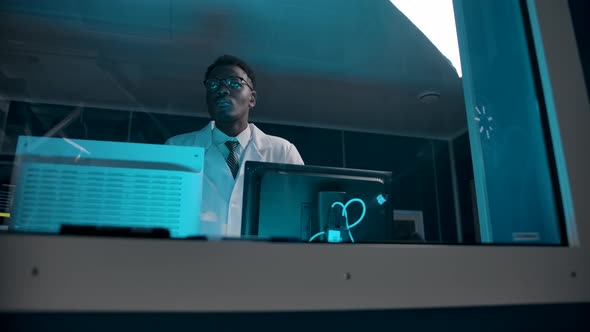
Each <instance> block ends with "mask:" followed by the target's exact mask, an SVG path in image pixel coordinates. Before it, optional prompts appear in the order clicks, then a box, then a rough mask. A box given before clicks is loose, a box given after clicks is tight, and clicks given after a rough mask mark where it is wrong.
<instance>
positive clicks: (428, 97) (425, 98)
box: [418, 91, 440, 104]
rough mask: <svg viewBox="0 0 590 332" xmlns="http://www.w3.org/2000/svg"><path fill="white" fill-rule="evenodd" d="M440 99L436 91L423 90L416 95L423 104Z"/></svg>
mask: <svg viewBox="0 0 590 332" xmlns="http://www.w3.org/2000/svg"><path fill="white" fill-rule="evenodd" d="M439 99H440V93H438V92H436V91H424V92H422V93H421V94H419V95H418V100H419V101H420V102H422V103H424V104H432V103H435V102H437V101H438V100H439Z"/></svg>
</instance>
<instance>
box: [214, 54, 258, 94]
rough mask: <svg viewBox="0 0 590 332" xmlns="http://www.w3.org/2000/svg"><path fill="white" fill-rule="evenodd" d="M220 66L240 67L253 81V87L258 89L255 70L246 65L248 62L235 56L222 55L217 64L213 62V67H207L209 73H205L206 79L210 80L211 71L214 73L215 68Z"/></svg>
mask: <svg viewBox="0 0 590 332" xmlns="http://www.w3.org/2000/svg"><path fill="white" fill-rule="evenodd" d="M219 66H238V67H240V68H241V69H242V70H243V71H245V72H246V74H247V75H248V77H249V78H250V81H252V87H253V88H256V76H255V75H254V70H252V68H251V67H250V66H249V65H248V64H247V63H246V61H244V60H242V59H240V58H238V57H236V56H233V55H227V54H225V55H222V56H220V57H219V58H217V59H216V60H215V62H213V64H212V65H210V66H209V67H207V72H206V73H205V79H207V78H209V74H211V71H213V69H215V67H219Z"/></svg>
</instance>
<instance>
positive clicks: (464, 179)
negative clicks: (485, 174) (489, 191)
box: [452, 133, 478, 243]
mask: <svg viewBox="0 0 590 332" xmlns="http://www.w3.org/2000/svg"><path fill="white" fill-rule="evenodd" d="M452 144H453V150H454V151H453V154H454V159H455V171H456V176H457V191H458V193H459V211H460V212H459V213H460V214H461V230H462V232H463V242H464V243H475V242H476V239H477V238H478V237H477V234H476V227H475V223H474V222H475V218H474V208H473V207H474V204H475V201H474V197H475V196H474V195H473V192H472V191H473V189H472V188H473V185H474V183H473V181H474V180H473V179H474V178H473V163H472V161H471V148H470V145H469V135H468V134H467V133H465V134H463V135H461V136H459V137H457V138H456V139H455V140H453V142H452Z"/></svg>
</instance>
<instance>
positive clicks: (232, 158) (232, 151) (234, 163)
mask: <svg viewBox="0 0 590 332" xmlns="http://www.w3.org/2000/svg"><path fill="white" fill-rule="evenodd" d="M238 144H240V143H239V142H236V141H226V142H225V146H227V148H228V150H229V155H228V156H227V159H226V160H225V161H226V162H227V166H228V167H229V169H230V171H231V174H232V175H233V176H234V179H235V178H236V175H237V174H238V170H239V169H240V164H239V163H238V155H237V154H236V148H237V147H238Z"/></svg>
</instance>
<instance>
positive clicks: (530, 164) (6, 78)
mask: <svg viewBox="0 0 590 332" xmlns="http://www.w3.org/2000/svg"><path fill="white" fill-rule="evenodd" d="M467 2H469V1H465V0H455V1H452V2H451V1H403V0H392V1H364V0H355V1H334V0H305V1H302V0H281V1H239V0H228V1H223V2H219V1H181V2H177V1H171V2H158V1H155V2H154V1H147V2H123V3H118V4H117V5H114V4H113V3H111V2H104V1H98V0H96V1H85V2H84V3H83V4H80V5H77V6H67V5H66V4H65V3H63V2H44V3H42V4H41V3H40V4H36V5H34V6H33V5H31V4H30V3H26V4H24V3H22V2H21V1H15V0H14V1H13V0H10V1H3V2H2V3H1V4H0V31H2V33H1V34H2V35H3V40H4V41H5V42H4V44H3V47H2V50H0V63H2V65H1V66H0V111H1V113H0V129H1V131H0V147H1V155H0V156H1V159H0V161H1V163H0V165H1V167H0V177H1V178H0V181H1V182H0V184H1V185H2V186H1V187H0V202H1V204H0V217H1V218H0V224H1V225H2V226H3V228H4V229H5V228H7V225H9V224H11V223H12V222H14V218H13V215H12V214H11V212H13V211H12V210H11V209H12V207H13V206H14V204H15V199H16V198H15V196H14V193H15V191H14V189H15V188H14V187H13V183H14V181H15V178H14V176H13V169H14V167H15V166H16V169H14V170H15V171H16V173H14V174H18V172H19V171H22V170H21V169H19V167H20V166H19V165H20V164H19V163H18V160H17V162H16V163H15V157H16V158H17V159H18V155H19V153H18V150H17V145H18V139H19V137H20V136H27V137H50V138H55V139H60V140H61V141H63V142H73V143H76V144H79V145H80V146H82V147H84V148H86V146H85V145H83V144H80V143H79V142H80V140H87V141H93V142H109V143H113V144H114V143H121V144H123V145H112V146H113V147H115V146H116V147H117V149H119V151H118V152H120V153H121V154H122V155H123V156H127V157H131V156H132V155H133V153H132V151H133V148H132V146H134V145H133V144H148V145H153V146H159V147H160V148H164V149H173V147H172V146H165V145H163V144H164V143H165V142H168V143H174V142H179V141H178V139H172V140H171V138H174V137H179V135H183V134H190V133H194V132H196V131H198V130H200V129H203V128H207V126H211V124H210V120H211V118H212V114H211V113H212V110H216V109H217V108H219V110H221V109H222V108H228V107H229V106H228V104H227V103H226V104H223V103H221V104H220V103H218V101H219V100H218V99H216V98H212V97H211V96H212V95H211V93H213V92H214V93H217V92H221V93H226V92H228V91H229V92H231V93H233V92H239V91H242V92H244V93H245V94H247V96H248V97H249V98H253V99H252V102H250V99H248V100H246V102H247V103H248V104H249V105H250V103H251V104H253V105H250V106H249V107H251V111H250V112H249V119H248V120H249V121H248V122H250V123H253V124H255V126H256V128H257V130H260V131H261V132H263V133H265V134H266V135H272V136H277V137H280V138H282V139H284V140H286V141H288V142H290V143H292V144H293V146H294V147H296V150H297V151H298V153H299V154H300V156H301V159H302V160H303V161H305V164H306V166H309V167H330V168H338V169H341V170H342V171H343V172H349V171H350V172H355V171H353V170H357V171H359V172H371V171H376V172H382V173H383V174H388V176H387V178H388V179H389V180H388V181H384V182H383V183H384V186H385V187H384V188H381V189H382V191H383V192H386V193H387V195H383V197H384V199H385V202H384V204H382V205H380V207H384V208H383V209H387V211H385V210H380V211H381V212H379V213H377V212H375V211H376V210H375V209H373V208H372V207H371V204H373V203H374V202H375V201H373V199H376V197H379V195H378V194H380V193H381V191H379V192H377V191H376V189H375V188H373V187H371V186H367V187H366V188H365V189H363V191H364V192H354V195H348V194H347V195H341V197H335V198H334V201H331V202H328V203H326V206H329V207H330V208H329V209H328V212H329V213H331V214H330V218H331V219H330V218H328V219H330V220H334V222H332V221H330V223H328V222H324V221H318V220H320V219H321V220H324V219H322V218H323V217H322V218H319V217H321V215H322V214H324V215H327V214H325V213H323V212H322V213H320V212H318V211H319V210H320V209H319V207H318V206H319V205H318V204H319V203H318V202H319V195H315V194H314V195H310V196H309V198H307V201H305V202H303V201H302V199H303V198H301V199H299V200H300V202H298V203H297V204H298V207H297V208H294V207H293V206H289V205H288V200H282V201H280V200H278V199H279V198H285V197H288V195H287V194H292V195H295V193H296V192H297V190H298V189H297V188H299V187H300V186H304V185H305V183H307V182H306V181H308V180H302V179H301V181H292V180H289V181H287V180H280V181H279V180H277V181H278V182H277V183H278V184H276V188H275V189H274V192H273V194H274V195H273V194H271V195H270V196H264V198H265V199H266V198H268V199H270V198H273V199H275V198H276V199H277V201H276V202H275V203H269V204H277V205H278V204H283V205H284V208H277V207H274V206H260V208H261V209H262V210H261V211H262V212H260V213H264V214H265V216H266V217H265V218H266V219H265V220H261V221H260V222H261V225H262V224H264V225H265V226H261V227H263V228H261V230H264V229H266V230H267V231H268V232H267V233H268V234H267V235H269V236H273V237H291V234H290V233H289V232H287V231H285V232H283V231H282V229H287V228H288V227H289V226H288V225H290V224H289V222H288V221H289V220H291V219H293V220H295V221H294V224H295V223H297V222H298V221H300V220H301V219H306V218H304V217H302V216H310V218H312V217H313V218H315V219H313V218H312V219H313V220H316V221H314V224H313V226H309V227H311V228H306V227H307V226H306V227H303V228H302V227H299V231H300V232H302V229H304V230H305V236H301V234H302V233H300V234H299V235H300V236H299V237H297V236H295V237H296V238H298V239H299V240H305V241H309V239H310V238H311V237H313V236H314V235H316V234H320V233H321V232H324V233H323V234H321V235H318V236H317V237H316V238H314V242H316V241H328V240H330V239H332V240H333V242H352V241H353V240H354V242H355V243H362V242H403V243H407V242H419V243H424V242H427V243H480V242H491V243H524V244H531V243H535V244H537V243H550V244H556V243H560V239H561V237H560V236H561V234H560V232H559V229H558V228H559V223H558V219H559V218H558V215H559V211H558V209H557V208H556V202H555V199H554V195H553V187H552V185H551V176H550V171H549V170H550V169H549V166H548V165H549V163H548V159H550V158H551V154H550V153H547V151H545V145H544V144H543V142H544V140H543V134H544V133H543V131H542V126H541V121H540V112H541V109H542V107H540V106H539V105H538V102H537V98H536V95H535V93H536V92H535V90H534V81H533V75H532V72H533V70H534V68H532V67H531V64H530V61H529V60H528V59H529V58H528V57H529V54H528V46H527V43H526V34H525V33H524V29H523V26H524V24H525V23H523V17H522V15H520V13H519V12H518V10H519V9H517V7H518V6H517V4H506V3H504V4H495V2H493V1H484V2H472V3H469V4H467ZM439 6H442V7H439ZM511 6H512V7H511ZM453 12H455V13H457V17H456V26H457V27H458V32H459V34H458V35H457V33H456V32H455V31H454V30H455V29H454V27H455V17H454V15H453ZM423 14H428V15H430V16H429V19H428V20H424V19H423V16H421V15H423ZM435 18H436V19H435ZM433 22H436V24H435V25H434V27H433V25H425V24H424V23H433ZM433 32H434V33H435V34H433ZM457 36H458V37H459V38H457ZM441 40H443V41H450V42H449V43H447V44H446V45H450V47H449V48H447V47H446V46H444V45H445V42H441ZM458 45H459V46H461V62H462V63H463V67H461V66H460V65H458V61H459V57H458V55H459V54H458V51H457V50H458ZM224 54H233V55H235V56H238V57H239V58H241V59H243V60H245V61H246V62H247V64H248V65H249V66H250V67H251V68H252V69H253V73H255V75H248V74H247V73H240V74H246V76H247V77H246V76H244V77H245V78H244V80H245V82H247V83H248V85H244V86H242V85H238V84H237V83H236V84H235V85H233V88H228V86H227V85H228V84H225V85H224V84H220V85H219V86H218V89H215V91H211V93H209V94H208V93H207V89H206V87H205V86H204V85H203V81H204V80H205V79H206V78H207V77H206V76H207V69H208V66H209V65H211V64H212V63H213V61H215V59H216V58H217V57H219V56H221V55H224ZM209 74H211V73H209ZM224 74H226V73H220V72H212V75H213V77H210V78H213V79H224V78H227V76H228V75H224ZM234 74H235V73H234ZM231 76H235V75H231ZM250 76H252V77H250ZM254 76H255V78H256V80H255V82H253V81H250V80H249V79H252V78H253V77H254ZM462 76H463V77H462ZM239 77H241V78H243V77H242V75H239ZM220 82H221V81H220ZM240 82H241V81H240ZM252 92H255V94H252ZM230 104H231V103H230ZM212 105H214V106H215V107H213V108H212ZM466 105H467V107H466ZM218 106H219V107H218ZM213 118H214V117H213ZM233 134H239V133H233ZM229 136H230V137H234V136H235V137H236V138H237V135H229ZM185 138H186V136H185ZM237 140H238V141H239V139H237ZM183 142H184V143H183V144H184V145H189V146H191V145H195V143H194V142H190V141H186V140H185V141H183ZM127 144H130V145H127ZM248 144H249V143H248V141H247V142H246V143H245V144H244V145H243V146H240V147H238V148H237V150H236V151H230V150H229V149H228V150H227V151H226V150H224V147H223V146H224V145H223V144H222V143H220V144H217V145H219V147H218V148H217V149H218V150H219V152H220V154H219V155H218V160H217V161H218V162H219V163H218V164H215V165H217V166H215V165H214V166H211V165H209V168H207V167H208V165H207V161H205V165H204V168H205V170H206V172H207V170H214V169H215V167H220V166H219V165H222V167H220V168H219V169H223V170H224V174H225V173H227V174H225V175H227V176H228V178H227V179H225V180H227V181H226V183H229V184H230V185H228V187H227V188H225V189H224V190H222V191H216V190H217V189H212V188H214V186H213V187H207V188H208V189H205V190H204V191H203V197H205V198H204V199H203V201H202V202H201V200H200V199H199V204H200V203H203V204H204V205H203V206H205V207H207V206H212V205H214V204H215V200H214V199H213V198H212V197H215V196H216V195H218V194H220V193H221V194H220V195H221V196H224V197H225V196H228V197H233V198H231V199H229V201H231V202H230V203H229V204H233V211H234V212H230V211H229V208H228V211H226V213H211V211H212V209H203V211H201V213H200V216H199V217H198V219H200V221H195V223H197V224H198V225H197V226H198V227H199V231H198V233H199V234H206V235H215V236H221V237H224V236H240V234H246V233H245V232H243V230H242V229H241V228H242V224H241V222H240V220H241V219H242V216H241V211H242V210H241V208H242V207H243V206H246V205H249V204H253V203H255V202H252V201H251V198H248V199H249V200H248V201H247V202H244V201H243V197H248V196H247V195H244V196H242V195H241V194H240V191H239V190H237V193H233V192H234V187H233V186H234V185H235V184H243V182H242V181H244V180H243V179H244V178H243V177H244V174H245V162H246V161H247V160H253V159H249V158H248V157H244V158H243V157H242V156H243V155H247V153H246V151H247V149H248ZM199 145H203V144H201V143H199ZM69 146H70V147H72V144H69ZM211 146H216V144H215V143H213V144H211V145H207V146H202V147H203V148H204V149H205V155H207V154H208V153H212V152H211V151H213V150H214V149H213V148H211ZM86 149H87V148H86ZM154 149H156V148H155V147H154ZM240 149H243V150H240ZM87 150H88V149H87ZM88 151H91V150H88ZM154 151H156V150H154ZM157 151H160V150H157ZM163 151H167V150H163ZM170 151H171V150H170ZM91 152H92V151H91ZM169 153H171V152H162V153H153V152H152V153H146V155H145V156H143V157H144V158H145V161H146V162H147V161H149V159H153V160H152V161H154V160H160V158H161V159H166V160H167V161H171V160H172V159H171V157H170V156H168V154H169ZM225 153H227V156H228V157H229V156H230V155H233V153H235V154H236V159H237V160H238V162H239V164H240V170H239V171H238V172H237V174H236V179H237V180H236V181H235V182H233V181H234V179H233V174H232V173H231V172H230V171H229V170H225V168H224V167H227V166H226V165H225V164H222V162H223V163H224V162H225V159H226V156H225ZM242 153H245V154H242ZM263 154H264V153H261V155H263ZM78 156H79V158H78V159H76V157H78ZM86 157H87V156H86V155H85V154H83V153H80V154H77V155H75V156H73V157H72V160H70V162H76V161H80V160H84V158H86ZM216 158H217V157H216ZM265 161H269V160H265ZM472 161H473V162H472ZM72 167H73V166H72ZM302 167H303V166H302ZM226 171H227V172H226ZM220 174H221V173H220ZM220 176H221V175H220ZM273 176H274V175H273ZM273 176H270V177H269V178H266V179H263V180H261V181H262V182H261V183H262V184H265V185H268V184H269V183H270V182H269V181H270V180H269V179H271V178H273ZM218 180H219V179H217V180H216V179H215V178H214V177H213V176H212V177H209V178H206V179H205V180H203V181H204V182H205V183H209V184H211V183H213V184H217V183H220V182H218ZM225 180H224V181H225ZM309 181H311V180H309ZM312 182H313V181H312ZM224 183H225V182H224ZM57 187H60V188H56V191H55V192H54V194H51V195H58V194H56V193H57V192H58V191H59V190H62V189H63V190H65V188H69V187H67V186H66V185H65V184H62V185H61V186H57ZM343 188H344V189H343ZM359 188H363V187H362V186H360V187H359ZM58 189H59V190H58ZM381 189H380V190H381ZM195 190H198V189H197V188H195ZM152 191H153V193H151V194H149V195H156V196H157V195H158V194H161V192H159V191H158V190H156V189H154V190H152ZM342 191H348V192H352V191H353V190H352V187H346V186H344V187H342V188H340V189H338V188H336V189H331V190H328V192H331V193H334V195H337V194H336V193H338V192H342ZM263 192H264V191H262V192H261V194H260V195H268V193H266V194H263ZM228 193H229V194H228ZM48 195H49V194H48ZM60 195H61V194H60ZM149 195H148V196H149ZM230 195H231V196H230ZM58 196H59V195H58ZM156 196H153V197H156ZM48 197H49V196H48ZM56 197H57V196H56ZM149 197H152V196H149ZM186 197H189V196H183V199H184V198H186ZM326 197H328V196H326ZM369 197H370V199H369ZM54 198H55V197H54ZM354 198H362V200H363V203H364V204H365V208H366V213H365V216H364V217H363V220H362V221H361V222H360V223H358V224H356V225H355V226H354V227H351V225H354V224H355V222H356V221H357V219H358V218H357V217H358V216H360V214H359V213H360V210H362V208H361V206H362V205H361V204H359V203H358V202H356V201H355V202H356V203H350V205H348V206H347V207H348V209H342V206H344V205H346V204H347V203H348V202H351V199H354ZM102 199H103V202H102V203H101V204H106V203H109V202H111V203H112V202H114V201H115V200H116V201H117V202H118V203H121V204H123V203H124V204H123V205H128V207H129V208H131V207H132V205H131V203H129V202H127V201H125V200H120V197H117V198H114V197H113V198H110V199H109V198H102ZM206 200H209V201H206ZM139 201H141V200H139ZM148 201H149V200H148ZM369 201H370V202H369ZM72 202H73V201H70V202H69V203H72ZM145 202H147V201H144V202H143V203H145ZM150 202H151V201H150ZM336 202H339V203H340V204H341V205H342V206H341V205H339V204H335V203H336ZM138 203H141V202H138ZM258 203H260V204H262V201H261V202H258ZM109 204H110V203H109ZM195 204H197V203H195ZM152 205H154V208H157V204H155V203H154V204H152ZM322 206H323V205H322ZM534 206H536V207H534ZM94 207H95V206H94V205H93V208H94ZM373 207H375V206H373ZM349 209H350V212H349ZM271 210H272V211H274V212H273V213H272V215H270V214H269V213H270V212H269V213H267V212H268V211H271ZM295 210H297V211H298V212H297V211H295ZM344 210H346V212H345V213H344ZM96 211H97V212H98V211H99V210H96ZM287 211H289V212H287ZM293 211H295V212H293ZM324 212H325V211H324ZM357 212H359V213H357ZM103 213H104V212H103ZM143 213H144V212H136V213H135V214H134V215H133V216H129V218H127V217H125V218H123V219H126V221H133V222H139V221H138V220H144V221H145V220H150V219H149V218H147V215H146V214H143ZM380 213H382V215H381V214H380ZM268 215H270V217H268ZM357 215H358V216H357ZM377 215H379V217H376V216H377ZM382 216H385V219H381V217H382ZM347 217H348V218H347ZM146 218H147V219H146ZM269 218H270V219H274V220H276V221H275V222H276V223H277V224H272V222H271V223H270V224H269V222H268V220H267V219H269ZM347 219H348V223H347ZM113 220H114V217H113ZM229 220H234V221H236V220H237V222H234V221H232V222H230V221H229ZM375 220H376V221H375ZM121 221H123V220H122V219H121ZM211 221H215V222H216V223H215V224H214V223H213V222H211ZM336 221H338V222H339V224H338V225H340V228H338V227H335V225H336V223H335V222H336ZM80 223H83V222H82V221H80ZM320 224H321V226H320ZM328 224H330V225H331V226H330V227H326V225H328ZM347 224H348V226H347ZM143 225H148V224H143ZM236 225H237V226H236ZM269 225H270V226H269ZM373 225H374V227H373V228H371V227H372V226H373ZM283 226H284V227H283ZM264 227H267V228H264ZM281 227H283V228H281ZM337 230H339V232H338V231H337ZM281 233H283V234H281ZM287 233H289V234H287ZM534 234H537V235H538V237H537V238H535V239H533V237H534V236H533V235H534ZM246 236H248V237H251V236H265V235H264V234H253V233H247V235H246ZM521 240H522V241H521Z"/></svg>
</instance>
